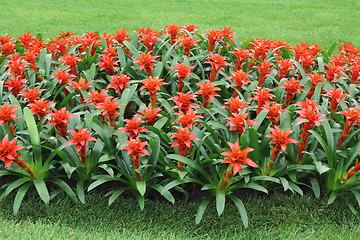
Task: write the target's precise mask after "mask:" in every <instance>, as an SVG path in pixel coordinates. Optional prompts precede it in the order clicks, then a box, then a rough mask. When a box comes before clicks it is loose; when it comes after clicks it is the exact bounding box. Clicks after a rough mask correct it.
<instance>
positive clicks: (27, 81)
mask: <svg viewBox="0 0 360 240" xmlns="http://www.w3.org/2000/svg"><path fill="white" fill-rule="evenodd" d="M336 47H337V49H338V52H339V53H338V54H337V55H332V52H333V51H334V50H335V49H336ZM0 53H1V58H0V71H1V75H0V98H1V99H0V100H1V107H0V124H1V128H0V137H1V139H2V141H1V143H0V156H1V160H3V161H4V170H2V171H1V173H0V174H1V176H5V175H11V176H13V177H12V181H11V182H9V183H7V184H5V185H3V186H2V190H3V194H2V197H1V198H3V197H5V196H7V195H8V194H9V193H11V192H13V191H16V192H17V193H16V197H15V200H14V213H15V214H16V213H17V212H18V210H19V208H20V205H21V202H22V199H23V198H24V196H25V195H26V193H27V192H28V190H29V189H30V188H35V189H36V191H37V192H38V194H39V196H40V198H41V199H42V200H43V201H44V202H45V203H46V204H47V203H49V201H50V200H51V199H52V198H54V197H55V196H56V195H57V194H58V193H60V192H62V191H65V192H66V193H67V194H68V195H69V196H70V197H71V198H72V199H73V200H74V201H77V200H78V199H79V200H80V201H81V202H83V203H84V202H85V192H86V191H91V190H92V189H94V188H96V187H98V186H100V185H102V184H105V183H108V182H113V183H114V184H113V185H112V186H116V187H113V188H112V189H110V190H109V192H108V193H107V194H106V196H107V197H109V204H112V203H113V202H114V201H115V200H116V199H117V198H118V197H119V196H120V195H121V194H123V193H124V192H127V193H131V194H133V195H134V196H135V197H136V198H137V200H138V202H139V205H140V207H141V208H142V209H143V208H144V203H145V198H146V196H147V195H149V194H151V193H152V192H154V191H155V192H158V193H159V194H161V195H162V196H163V197H164V198H166V199H167V200H168V201H170V202H172V203H174V202H175V198H174V196H173V194H174V192H176V191H177V192H180V193H181V194H184V195H185V196H186V197H187V196H188V193H189V189H191V188H194V187H195V186H198V187H200V188H201V190H203V191H206V192H207V193H208V194H207V196H206V197H205V198H204V199H203V200H202V202H201V204H200V206H199V209H198V213H197V216H196V219H195V221H196V223H198V222H200V221H201V218H202V215H203V213H204V211H205V209H206V207H207V205H208V204H209V202H210V201H211V200H212V199H215V200H216V208H217V212H218V215H221V214H222V212H223V209H224V207H225V202H226V199H229V200H230V201H232V202H233V203H234V204H235V205H236V207H237V208H238V210H239V213H240V216H241V218H242V221H243V223H244V225H245V227H246V226H247V225H248V220H247V214H246V210H245V208H244V205H243V203H242V201H241V200H240V199H239V198H238V197H237V196H236V195H235V194H234V193H235V192H236V191H238V190H239V189H243V188H250V189H253V190H256V191H261V192H264V193H268V192H269V191H274V190H276V189H278V188H282V189H283V190H284V191H291V192H293V193H298V194H300V195H303V190H302V189H304V188H308V189H311V190H312V191H313V193H314V195H315V196H316V197H319V196H320V194H325V195H329V204H330V203H332V202H333V201H334V200H335V199H336V198H341V199H344V200H345V201H346V202H347V204H348V206H349V208H350V209H351V210H352V211H353V212H356V210H355V208H354V206H353V205H351V203H349V202H348V201H347V197H346V196H347V195H351V196H355V198H356V200H357V201H358V202H359V203H360V194H359V192H358V191H357V189H358V188H359V183H360V181H359V180H360V179H359V177H358V175H357V171H358V170H359V169H360V164H358V163H357V160H356V159H357V157H358V152H360V142H359V131H360V128H359V127H357V126H356V125H359V124H360V122H359V121H360V110H359V109H358V106H357V104H358V100H357V99H358V94H359V90H358V88H357V87H358V85H357V84H358V81H359V72H360V59H359V49H357V48H355V47H354V46H352V45H351V44H350V43H341V44H334V45H332V46H331V48H330V50H328V51H324V50H323V49H322V48H321V46H319V45H316V44H313V45H312V44H308V43H305V42H301V43H300V44H299V45H295V46H290V45H289V44H287V43H285V42H284V41H278V40H274V41H271V40H267V39H249V40H246V41H242V42H241V41H239V39H238V38H237V37H236V35H235V34H234V32H233V31H232V30H231V29H230V28H227V27H224V28H220V30H210V31H208V32H207V33H205V34H200V33H198V32H197V28H196V27H195V26H192V25H189V26H185V27H179V26H178V25H177V24H172V25H169V26H165V28H164V29H163V30H162V31H161V32H157V31H154V30H151V29H149V28H147V29H144V28H142V29H138V31H137V32H134V33H132V36H130V32H129V31H128V30H126V29H123V30H119V31H117V32H116V33H115V34H111V35H108V34H106V33H104V34H102V35H100V34H98V33H95V32H94V33H87V34H85V35H83V36H81V37H78V36H76V34H73V33H71V32H62V33H60V34H59V35H58V36H57V37H56V38H55V39H50V40H48V41H43V40H40V39H38V38H36V37H35V36H33V35H31V34H29V33H25V34H22V35H21V36H19V37H18V38H16V39H15V38H12V37H9V36H2V37H0ZM355 162H356V163H355ZM5 167H6V169H5ZM68 179H72V180H74V181H67V180H68ZM70 182H75V183H76V184H75V185H72V184H69V183H70ZM49 183H52V185H53V186H57V188H54V189H53V188H52V190H51V191H49V190H48V184H49Z"/></svg>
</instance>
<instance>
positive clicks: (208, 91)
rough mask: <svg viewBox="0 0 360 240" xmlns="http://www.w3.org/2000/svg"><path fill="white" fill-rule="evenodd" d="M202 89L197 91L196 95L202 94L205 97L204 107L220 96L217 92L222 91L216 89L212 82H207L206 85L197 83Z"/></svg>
mask: <svg viewBox="0 0 360 240" xmlns="http://www.w3.org/2000/svg"><path fill="white" fill-rule="evenodd" d="M196 85H197V86H199V87H200V90H198V91H196V92H195V94H201V95H202V97H203V104H202V106H203V107H207V106H208V105H209V103H210V100H213V99H214V97H217V96H220V95H219V94H217V93H215V91H220V90H221V89H220V88H218V87H215V85H214V84H213V83H210V80H207V81H206V82H205V83H196Z"/></svg>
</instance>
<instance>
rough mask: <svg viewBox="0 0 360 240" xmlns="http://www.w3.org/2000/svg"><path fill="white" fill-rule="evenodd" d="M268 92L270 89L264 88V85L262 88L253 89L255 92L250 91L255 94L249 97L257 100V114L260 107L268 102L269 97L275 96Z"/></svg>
mask: <svg viewBox="0 0 360 240" xmlns="http://www.w3.org/2000/svg"><path fill="white" fill-rule="evenodd" d="M270 92H271V89H266V88H265V87H263V88H262V89H255V92H252V93H254V94H255V96H254V97H251V98H249V99H252V100H255V101H257V102H258V108H257V111H256V114H259V112H260V111H261V109H262V107H263V106H264V105H265V104H266V103H268V102H270V99H272V98H273V97H275V95H274V94H271V93H270Z"/></svg>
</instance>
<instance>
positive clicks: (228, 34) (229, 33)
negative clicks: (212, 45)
mask: <svg viewBox="0 0 360 240" xmlns="http://www.w3.org/2000/svg"><path fill="white" fill-rule="evenodd" d="M220 30H221V31H220V36H221V37H222V38H223V40H226V39H227V40H228V41H229V42H231V43H234V39H233V37H234V31H233V30H232V29H231V28H229V27H224V29H222V28H221V27H220Z"/></svg>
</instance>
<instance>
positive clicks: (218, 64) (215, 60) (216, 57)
mask: <svg viewBox="0 0 360 240" xmlns="http://www.w3.org/2000/svg"><path fill="white" fill-rule="evenodd" d="M207 59H208V60H209V61H206V62H205V63H210V65H211V68H212V69H211V72H210V76H209V80H210V82H213V81H215V78H216V75H217V73H218V72H219V71H220V70H222V69H224V66H232V65H231V64H230V63H228V62H225V59H226V57H225V56H224V57H223V56H221V55H220V54H215V53H212V52H210V57H208V58H207Z"/></svg>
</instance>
